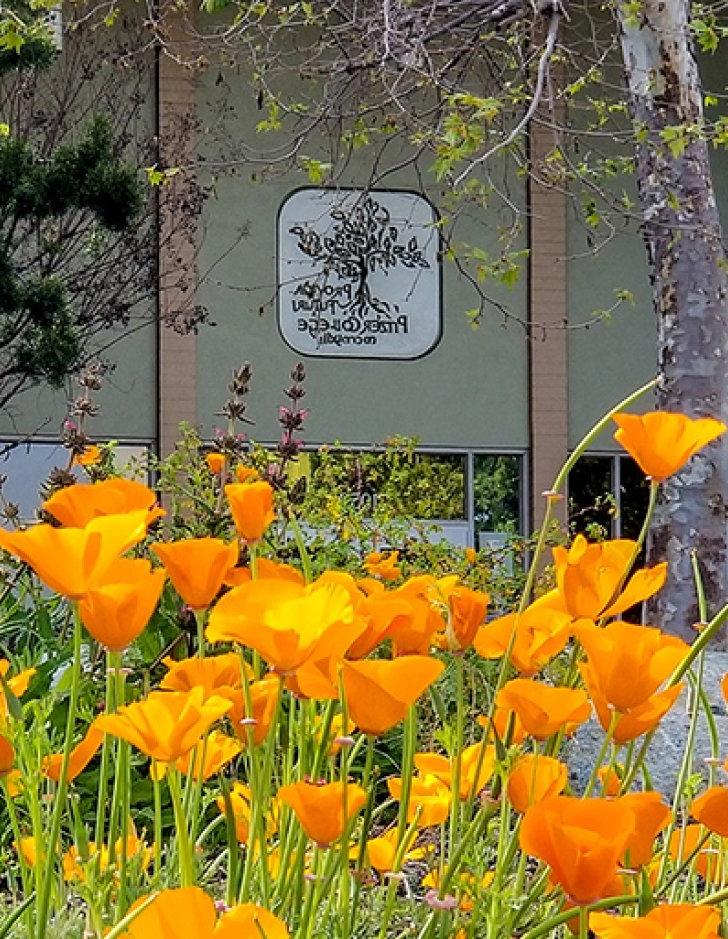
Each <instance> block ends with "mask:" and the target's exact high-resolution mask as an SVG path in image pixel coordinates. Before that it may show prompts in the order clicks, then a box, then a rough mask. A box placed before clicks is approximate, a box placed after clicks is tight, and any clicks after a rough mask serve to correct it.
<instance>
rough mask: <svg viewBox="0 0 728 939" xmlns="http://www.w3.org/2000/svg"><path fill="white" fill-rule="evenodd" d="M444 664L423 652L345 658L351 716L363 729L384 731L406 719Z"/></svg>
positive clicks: (346, 688)
mask: <svg viewBox="0 0 728 939" xmlns="http://www.w3.org/2000/svg"><path fill="white" fill-rule="evenodd" d="M444 667H445V666H444V664H443V663H442V662H440V661H438V660H437V659H433V658H429V657H427V656H420V655H409V656H405V657H404V658H399V659H394V660H392V661H387V660H384V659H373V660H366V661H362V662H343V663H342V676H343V681H344V692H345V694H346V701H347V705H348V708H349V716H350V717H351V719H352V720H353V721H354V723H355V724H356V726H357V727H358V728H359V729H360V730H361V731H362V733H365V734H373V735H378V734H383V733H384V732H385V731H387V730H389V729H390V728H391V727H394V725H395V724H398V723H399V722H400V721H401V720H403V719H404V717H405V715H406V714H407V710H408V709H409V707H410V706H411V705H412V704H414V702H415V701H416V700H417V699H418V698H419V696H420V695H421V694H422V692H423V691H425V689H426V688H429V686H430V685H431V684H432V683H433V682H434V681H435V680H436V679H437V678H438V677H439V676H440V674H441V673H442V670H443V669H444Z"/></svg>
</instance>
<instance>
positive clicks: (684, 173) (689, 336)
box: [617, 0, 728, 640]
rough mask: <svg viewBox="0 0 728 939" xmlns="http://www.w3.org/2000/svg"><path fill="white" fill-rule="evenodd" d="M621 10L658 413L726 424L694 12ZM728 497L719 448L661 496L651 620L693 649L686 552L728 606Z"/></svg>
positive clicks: (720, 255) (727, 398)
mask: <svg viewBox="0 0 728 939" xmlns="http://www.w3.org/2000/svg"><path fill="white" fill-rule="evenodd" d="M625 10H626V7H625V5H624V4H617V17H618V20H619V25H620V38H621V44H622V53H623V58H624V65H625V74H626V78H627V83H628V87H629V96H630V103H631V108H632V116H633V119H634V121H635V122H636V125H637V127H638V128H639V129H640V132H641V142H640V144H639V146H638V150H637V178H638V186H639V192H640V201H641V208H642V216H643V235H644V240H645V244H646V246H647V252H648V257H649V263H650V272H651V282H652V294H653V304H654V309H655V313H656V315H657V320H658V332H659V339H658V371H659V385H658V392H657V396H658V405H659V407H660V408H662V409H665V410H673V411H683V412H685V413H688V414H690V415H692V416H695V417H697V416H704V415H712V416H714V417H718V418H720V419H722V420H723V421H726V422H727V423H728V384H727V382H728V375H727V374H726V361H727V359H726V357H727V356H728V300H727V297H728V276H727V274H726V270H727V267H726V254H725V250H724V247H723V240H722V232H721V226H720V219H719V216H718V208H717V204H716V199H715V192H714V187H713V183H712V177H711V168H710V162H709V152H708V145H707V143H706V141H705V140H704V139H701V135H700V133H699V129H700V128H702V126H703V105H702V85H701V80H700V75H699V72H698V67H697V63H696V60H695V55H694V50H693V46H692V42H691V37H690V30H689V16H690V3H689V2H687V0H670V2H665V0H643V3H642V4H641V6H640V12H639V13H638V14H637V19H638V22H637V23H636V24H635V23H634V22H632V21H630V20H629V18H628V17H627V14H626V12H625ZM677 127H682V128H686V129H687V137H686V145H685V147H684V149H683V150H682V152H680V153H679V154H678V153H674V152H671V151H670V148H669V147H668V146H667V145H666V142H665V139H664V136H663V132H664V131H665V129H666V128H677ZM691 128H692V129H693V131H692V132H691V130H690V129H691ZM727 492H728V441H725V440H721V441H718V442H717V443H716V444H713V445H712V446H711V447H709V448H707V449H706V450H705V451H704V453H703V454H702V455H700V456H698V457H696V458H695V459H694V460H693V461H692V462H691V464H690V466H689V467H688V468H687V469H686V470H685V471H684V472H682V473H680V474H678V475H677V476H675V477H673V478H672V479H670V480H668V481H667V483H666V484H665V485H664V486H663V487H662V494H661V498H660V501H659V505H658V509H657V513H656V517H655V522H654V525H653V527H652V531H651V534H650V544H649V551H648V553H649V560H650V563H656V562H657V561H660V560H667V561H668V562H669V565H670V573H669V579H668V583H667V585H666V587H665V589H664V590H663V591H662V592H661V594H660V595H659V596H658V597H657V598H656V600H655V602H654V604H653V606H652V608H651V609H650V610H649V615H650V620H651V622H654V623H655V624H656V625H659V626H661V627H662V628H663V629H665V630H667V631H668V632H671V633H674V634H677V635H680V636H683V638H685V639H687V640H692V639H694V638H695V630H694V628H693V624H694V623H696V622H697V621H698V619H699V616H698V608H697V600H696V594H695V587H694V583H693V575H692V570H691V564H690V551H691V550H693V549H694V550H696V551H697V553H698V557H699V560H700V566H701V570H702V574H703V578H704V581H705V589H706V594H707V600H708V605H709V613H711V614H712V613H714V612H715V611H716V609H717V608H718V607H719V606H720V605H721V604H722V603H723V602H725V599H726V597H727V596H728V589H727V585H728V569H727V549H726V493H727Z"/></svg>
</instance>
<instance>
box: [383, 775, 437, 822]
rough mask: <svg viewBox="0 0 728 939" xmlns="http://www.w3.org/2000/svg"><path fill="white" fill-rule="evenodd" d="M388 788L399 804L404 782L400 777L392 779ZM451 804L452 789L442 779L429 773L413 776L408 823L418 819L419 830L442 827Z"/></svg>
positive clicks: (408, 806)
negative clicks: (436, 826)
mask: <svg viewBox="0 0 728 939" xmlns="http://www.w3.org/2000/svg"><path fill="white" fill-rule="evenodd" d="M387 788H388V789H389V794H390V795H391V797H392V798H393V799H394V800H395V801H396V802H399V801H400V799H401V798H402V780H401V779H400V778H399V777H390V778H389V779H388V780H387ZM451 803H452V792H451V791H450V787H449V786H447V785H446V784H445V783H444V782H443V781H442V780H441V779H440V778H438V777H437V776H433V775H430V774H429V773H427V774H424V775H421V776H413V777H412V782H411V783H410V794H409V802H408V804H407V822H408V823H411V822H413V821H414V820H415V818H417V819H418V821H417V825H418V827H419V828H430V827H431V826H432V825H441V824H442V823H443V822H444V821H446V819H447V817H448V815H449V814H450V805H451Z"/></svg>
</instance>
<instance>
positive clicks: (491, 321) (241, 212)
mask: <svg viewBox="0 0 728 939" xmlns="http://www.w3.org/2000/svg"><path fill="white" fill-rule="evenodd" d="M215 79H216V75H215V74H214V73H208V74H207V75H206V76H205V77H204V78H203V80H202V82H201V83H200V86H199V89H198V107H199V111H198V113H199V116H200V120H201V125H202V128H201V147H202V151H203V154H205V153H208V154H210V155H211V156H212V157H213V158H214V153H215V147H214V144H213V143H212V140H211V137H212V136H213V131H214V126H215V121H216V115H217V114H218V113H219V111H220V108H221V106H222V104H221V102H222V100H223V96H224V95H226V94H228V95H229V91H228V90H227V89H225V88H224V87H223V88H222V90H220V91H219V92H218V89H217V86H216V84H215ZM230 81H231V82H232V81H237V84H235V85H233V88H232V91H233V93H232V95H230V100H231V102H233V103H234V109H233V111H232V112H227V113H226V115H225V116H226V120H227V122H228V123H227V125H226V126H227V131H228V132H229V134H230V135H231V137H232V138H234V139H247V140H250V139H251V137H253V136H254V134H253V128H254V126H255V124H256V123H257V122H258V121H259V120H260V119H261V113H260V112H259V111H258V110H257V109H256V107H255V100H254V95H253V93H252V91H251V90H250V88H249V86H248V85H247V84H246V83H245V82H244V81H243V79H242V78H240V79H230ZM270 142H271V141H270V139H266V137H262V138H261V146H265V145H268V144H270ZM307 152H310V151H307ZM253 171H255V175H256V181H251V174H252V173H253ZM367 176H368V172H367V167H366V165H365V163H364V158H362V160H361V161H360V165H359V167H355V168H353V169H351V170H350V172H349V173H348V178H347V179H346V182H348V183H350V184H352V185H356V184H357V182H359V183H360V182H361V179H362V178H367ZM305 185H307V179H306V177H305V174H303V173H285V174H283V175H281V174H280V172H277V171H276V170H275V168H267V169H266V168H265V167H257V166H254V165H248V166H246V167H243V168H241V169H240V171H239V172H237V173H236V175H235V176H229V175H228V176H226V175H223V174H221V175H220V176H219V177H218V178H217V179H216V180H215V184H214V193H215V194H214V197H213V198H211V199H210V200H209V201H208V202H207V204H206V205H205V210H204V217H203V220H202V226H201V247H200V256H199V269H200V271H206V270H207V269H208V268H211V267H213V266H214V270H213V272H212V274H211V275H210V276H209V277H208V278H207V280H206V281H205V282H203V284H202V286H201V290H200V301H201V302H202V303H203V304H204V305H205V306H206V307H208V309H209V310H210V313H211V317H212V319H213V320H214V321H215V323H216V325H215V326H214V327H212V328H205V329H203V330H202V331H201V332H200V335H199V336H198V338H197V385H198V399H197V400H198V405H197V414H198V420H199V422H200V423H201V424H202V426H203V427H204V428H205V431H206V433H210V431H211V428H212V426H213V425H214V423H215V418H214V413H215V411H217V410H219V408H220V405H221V403H222V401H223V400H224V396H225V382H226V378H227V376H229V375H230V373H231V372H232V370H233V369H234V368H235V367H236V366H238V365H239V364H240V363H241V362H242V361H244V360H249V361H250V362H251V363H252V364H253V367H254V377H253V382H252V390H251V395H250V413H251V416H253V417H254V418H255V420H256V422H257V423H256V426H255V427H254V428H253V429H252V430H251V435H253V436H255V437H256V438H258V439H261V440H271V439H275V438H277V436H278V428H277V424H276V414H277V407H278V404H280V403H282V395H281V389H283V388H284V387H285V386H286V381H287V376H288V372H289V371H290V369H291V367H292V365H293V364H294V363H295V362H296V361H297V359H298V358H300V356H299V355H297V354H296V353H295V352H293V351H292V350H291V349H290V348H288V347H287V346H286V344H285V343H284V342H283V340H282V339H281V337H280V335H279V332H278V326H277V323H276V311H275V302H274V298H275V280H276V277H275V274H276V271H275V255H276V216H277V213H278V210H279V208H280V206H281V204H282V203H283V201H284V200H285V199H286V197H287V196H288V195H289V194H290V192H291V191H292V190H294V189H296V188H298V187H300V186H305ZM387 185H388V187H389V188H392V189H412V188H416V187H417V179H416V178H415V176H414V174H413V173H411V172H410V173H407V172H401V173H398V174H394V175H392V176H391V177H389V178H388V179H387ZM513 194H514V198H515V199H516V200H517V201H519V202H521V203H522V202H523V200H524V198H525V194H524V186H523V183H522V182H519V183H518V184H515V185H514V188H513ZM427 195H428V197H429V198H430V200H431V201H432V202H433V203H434V204H435V205H436V206H440V205H441V204H442V196H443V192H442V191H439V190H438V188H437V187H433V188H431V189H429V190H428V192H427ZM501 221H502V217H501V216H499V210H498V209H496V208H494V209H493V210H492V212H487V213H485V217H484V218H482V219H478V218H476V217H475V214H474V213H472V212H468V213H467V214H465V213H464V214H463V216H462V217H461V218H460V220H459V221H458V225H457V239H458V240H459V241H462V242H467V243H469V244H471V245H479V246H481V247H485V248H487V249H490V250H492V251H494V252H495V250H496V248H495V237H496V231H497V226H498V224H499V223H500V222H501ZM241 226H245V227H246V228H247V231H248V234H247V237H245V238H244V239H243V240H242V241H241V242H240V243H239V244H238V245H237V247H235V248H234V249H233V250H232V251H231V252H230V253H228V254H227V256H225V257H223V259H222V260H219V259H220V258H221V257H222V256H223V255H224V254H225V252H226V250H227V248H228V246H229V245H230V244H233V243H234V242H235V240H236V237H237V231H238V229H239V228H240V227H241ZM443 274H444V284H443V305H444V317H443V335H442V340H441V342H440V343H439V345H438V346H437V347H436V348H435V349H434V351H432V352H431V353H430V354H428V355H426V356H424V357H423V358H421V359H418V360H415V361H371V360H351V359H342V358H339V359H324V358H308V359H306V360H305V361H306V369H307V372H308V379H307V382H306V386H307V397H306V401H305V404H306V406H307V407H308V408H310V410H311V415H310V417H309V419H308V420H307V423H306V431H305V437H306V439H307V441H309V442H311V443H316V442H324V441H332V440H337V439H338V440H341V441H342V442H345V443H348V444H360V445H366V444H372V443H376V442H381V441H382V440H384V439H385V438H387V437H389V436H391V435H393V434H402V435H408V436H416V437H418V438H420V440H421V441H422V443H423V445H427V446H436V447H441V448H445V449H447V448H457V447H489V448H495V449H499V448H525V447H527V446H528V400H527V343H526V340H525V334H524V330H523V328H522V326H519V325H518V324H516V323H515V322H505V323H504V321H503V318H502V317H501V316H500V315H498V314H496V313H494V312H493V311H488V312H487V313H486V316H485V319H484V323H483V326H482V327H481V328H479V329H478V330H476V331H473V329H472V328H471V327H470V325H469V323H468V320H467V317H466V315H465V311H466V310H468V309H469V308H471V307H473V306H474V305H475V301H474V296H473V293H472V290H471V289H470V288H469V287H468V286H467V284H466V282H465V281H464V279H463V278H462V277H461V276H459V275H458V272H457V271H456V269H455V266H454V265H453V264H452V263H449V262H447V261H445V262H444V263H443ZM488 290H489V292H491V288H490V286H489V287H488ZM492 293H493V294H494V296H495V297H496V298H497V299H498V300H500V301H501V302H503V303H504V304H506V305H507V306H508V307H510V308H511V309H512V310H513V311H514V314H515V316H517V317H519V318H521V319H522V320H523V319H525V317H526V278H525V277H524V278H523V279H522V280H521V282H520V283H519V284H518V285H517V286H516V287H515V288H514V289H512V290H508V289H506V288H503V287H502V286H500V285H498V286H496V287H493V288H492Z"/></svg>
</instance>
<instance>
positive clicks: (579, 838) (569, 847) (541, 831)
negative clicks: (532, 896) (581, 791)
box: [519, 796, 635, 905]
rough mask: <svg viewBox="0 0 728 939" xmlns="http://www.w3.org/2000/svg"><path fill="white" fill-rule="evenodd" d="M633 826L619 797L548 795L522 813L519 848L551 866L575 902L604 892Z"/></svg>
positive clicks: (585, 901)
mask: <svg viewBox="0 0 728 939" xmlns="http://www.w3.org/2000/svg"><path fill="white" fill-rule="evenodd" d="M634 826H635V817H634V813H633V812H632V811H630V809H628V808H627V807H626V806H625V805H623V804H622V803H621V802H620V801H609V800H607V799H573V798H569V797H568V796H551V797H550V798H548V799H544V800H543V801H542V802H537V803H536V804H535V805H533V806H531V808H530V809H529V810H528V811H527V812H526V814H525V815H524V817H523V822H522V824H521V830H520V834H519V841H520V844H521V848H522V849H523V850H524V851H525V852H526V854H530V855H531V856H532V857H536V858H539V859H540V860H542V861H544V862H545V863H546V864H548V865H549V867H550V868H551V879H552V880H553V881H554V882H555V883H557V884H559V885H560V886H561V887H562V888H563V890H564V892H565V893H566V895H567V897H569V899H571V900H572V901H573V902H574V903H576V904H577V905H582V904H588V903H593V902H594V901H596V900H599V899H601V898H602V897H604V896H605V891H607V890H608V888H609V887H610V886H611V883H612V881H613V879H614V876H615V874H616V872H617V865H618V864H619V860H620V858H621V857H622V856H623V855H624V850H625V847H626V845H627V843H628V841H629V839H630V837H631V836H632V833H633V831H634Z"/></svg>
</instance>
